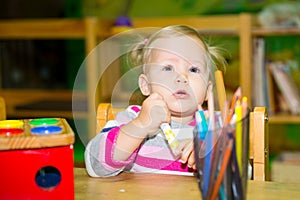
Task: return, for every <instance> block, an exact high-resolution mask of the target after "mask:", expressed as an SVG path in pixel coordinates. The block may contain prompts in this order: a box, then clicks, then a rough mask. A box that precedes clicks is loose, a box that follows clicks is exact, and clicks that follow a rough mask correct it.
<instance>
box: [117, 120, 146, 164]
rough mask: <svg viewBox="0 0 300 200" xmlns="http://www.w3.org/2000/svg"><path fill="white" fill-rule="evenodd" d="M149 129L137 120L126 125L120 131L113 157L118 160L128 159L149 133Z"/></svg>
mask: <svg viewBox="0 0 300 200" xmlns="http://www.w3.org/2000/svg"><path fill="white" fill-rule="evenodd" d="M147 133H148V132H147V129H146V128H143V127H141V126H140V125H139V123H137V122H136V121H135V120H133V121H131V122H130V123H128V124H126V125H124V126H123V127H122V128H121V129H120V132H119V135H118V138H117V141H116V146H115V149H114V154H113V159H114V160H116V161H124V160H127V159H128V158H129V157H130V155H131V154H132V153H133V152H134V151H135V150H136V149H137V148H138V147H139V146H140V144H141V143H142V141H143V140H144V138H145V137H146V135H147Z"/></svg>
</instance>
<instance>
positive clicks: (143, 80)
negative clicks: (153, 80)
mask: <svg viewBox="0 0 300 200" xmlns="http://www.w3.org/2000/svg"><path fill="white" fill-rule="evenodd" d="M139 87H140V90H141V92H142V94H143V95H145V96H149V95H150V92H151V89H150V85H149V81H148V78H147V76H146V75H145V74H141V75H140V76H139Z"/></svg>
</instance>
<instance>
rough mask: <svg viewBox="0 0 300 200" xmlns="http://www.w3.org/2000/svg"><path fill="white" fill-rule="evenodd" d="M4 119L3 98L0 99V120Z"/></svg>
mask: <svg viewBox="0 0 300 200" xmlns="http://www.w3.org/2000/svg"><path fill="white" fill-rule="evenodd" d="M5 119H6V107H5V101H4V98H3V97H0V120H5Z"/></svg>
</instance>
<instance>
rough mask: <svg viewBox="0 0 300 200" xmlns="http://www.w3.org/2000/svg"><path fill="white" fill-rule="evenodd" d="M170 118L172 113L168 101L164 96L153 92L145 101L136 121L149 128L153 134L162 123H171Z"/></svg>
mask: <svg viewBox="0 0 300 200" xmlns="http://www.w3.org/2000/svg"><path fill="white" fill-rule="evenodd" d="M170 120H171V113H170V112H169V109H168V106H167V104H166V102H165V101H164V100H163V98H162V96H160V95H159V94H157V93H153V94H151V95H150V96H149V97H148V98H147V99H146V100H145V101H144V102H143V105H142V109H141V112H140V114H139V116H138V117H137V118H136V119H135V122H136V123H137V124H139V125H140V127H143V128H145V129H147V133H148V135H149V134H150V135H151V134H155V133H156V132H157V130H158V129H159V126H160V125H161V124H162V123H164V122H166V123H170Z"/></svg>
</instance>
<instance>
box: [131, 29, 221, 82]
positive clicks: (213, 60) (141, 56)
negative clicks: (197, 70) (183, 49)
mask: <svg viewBox="0 0 300 200" xmlns="http://www.w3.org/2000/svg"><path fill="white" fill-rule="evenodd" d="M182 35H187V36H190V37H194V38H196V39H199V41H200V43H201V44H202V47H203V48H204V50H205V53H206V57H207V63H206V65H207V67H208V68H209V69H210V71H211V72H212V73H213V72H214V71H215V70H217V69H220V70H222V71H225V70H226V66H227V62H226V59H225V58H224V56H223V54H222V53H223V52H224V50H223V49H221V48H220V47H217V46H209V44H208V43H207V42H206V41H205V40H204V39H203V37H202V36H201V35H200V33H199V32H198V31H197V30H196V29H194V28H192V27H190V26H186V25H173V26H167V27H164V28H162V29H160V30H158V31H157V32H155V33H153V34H152V35H150V36H149V38H145V39H144V41H142V42H140V43H138V44H136V45H135V46H134V47H133V48H132V51H131V52H130V60H131V64H133V65H134V66H144V65H145V64H146V63H147V62H148V59H149V57H150V53H151V44H152V43H153V42H154V41H155V40H157V39H159V38H169V37H176V36H182ZM212 77H213V76H212Z"/></svg>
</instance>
